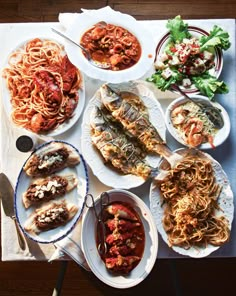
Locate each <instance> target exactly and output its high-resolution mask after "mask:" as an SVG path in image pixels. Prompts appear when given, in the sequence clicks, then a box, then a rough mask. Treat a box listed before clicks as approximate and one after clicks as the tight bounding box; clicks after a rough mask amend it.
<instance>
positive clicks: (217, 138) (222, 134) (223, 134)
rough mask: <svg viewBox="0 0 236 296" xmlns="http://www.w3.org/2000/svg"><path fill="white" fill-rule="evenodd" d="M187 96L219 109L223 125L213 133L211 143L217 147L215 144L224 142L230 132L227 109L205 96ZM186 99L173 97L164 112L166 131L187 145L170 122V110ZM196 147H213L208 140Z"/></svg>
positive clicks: (186, 100)
mask: <svg viewBox="0 0 236 296" xmlns="http://www.w3.org/2000/svg"><path fill="white" fill-rule="evenodd" d="M189 96H190V97H191V98H193V99H194V100H196V101H197V102H200V103H201V102H202V103H203V104H206V105H213V106H214V107H216V108H218V109H220V110H221V114H222V117H223V120H224V126H223V127H222V128H221V129H219V130H218V131H217V132H216V134H215V135H214V137H213V138H214V139H213V144H214V146H215V147H217V146H219V145H221V144H222V143H224V141H225V140H226V139H227V138H228V136H229V133H230V119H229V115H228V113H227V111H226V110H225V109H224V108H223V107H222V106H221V105H220V104H218V103H216V102H210V101H209V99H208V98H207V97H204V96H201V95H189ZM188 101H189V100H188V99H186V98H185V97H180V98H178V99H175V100H174V101H172V102H171V103H170V105H169V106H168V107H167V109H166V113H165V122H166V126H167V129H168V131H169V132H170V134H171V135H172V136H173V137H174V138H175V139H176V140H177V141H178V142H179V143H181V144H182V145H185V146H188V145H187V144H186V143H185V142H184V140H183V138H182V137H181V134H180V133H179V131H178V130H177V129H176V128H175V127H174V126H173V124H172V121H171V112H172V110H173V109H175V108H176V107H177V106H179V105H182V104H184V103H186V102H188ZM198 148H199V149H212V148H213V147H212V146H211V145H210V143H209V142H207V143H203V144H201V145H199V146H198Z"/></svg>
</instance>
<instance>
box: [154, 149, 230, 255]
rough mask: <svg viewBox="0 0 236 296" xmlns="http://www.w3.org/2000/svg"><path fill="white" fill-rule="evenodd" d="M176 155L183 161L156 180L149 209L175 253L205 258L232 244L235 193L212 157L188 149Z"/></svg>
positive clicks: (164, 238)
mask: <svg viewBox="0 0 236 296" xmlns="http://www.w3.org/2000/svg"><path fill="white" fill-rule="evenodd" d="M175 152H176V153H179V154H181V155H182V156H183V160H182V161H181V162H179V163H178V164H177V165H176V166H175V167H174V168H173V169H170V170H169V173H168V174H167V176H166V178H165V179H164V180H159V181H157V180H154V181H153V183H152V185H151V190H150V209H151V212H152V214H153V216H154V219H155V220H156V225H157V228H158V231H159V233H160V235H161V236H162V238H163V240H164V241H165V242H166V243H167V244H168V245H169V246H170V247H171V248H172V249H173V250H174V251H175V252H177V253H179V254H182V255H186V256H190V257H193V258H201V257H206V256H208V255H209V254H211V253H212V252H214V251H216V250H217V249H218V248H219V247H221V246H223V245H224V244H225V243H227V242H228V241H229V238H230V231H231V225H232V221H233V213H234V203H233V199H234V197H233V192H232V189H231V187H230V183H229V180H228V177H227V175H226V174H225V172H224V171H223V169H222V167H221V165H220V164H219V163H218V162H217V161H216V160H215V159H213V158H212V157H211V156H210V155H209V154H207V153H203V152H201V151H200V150H196V149H186V148H184V149H179V150H177V151H175ZM165 162H166V161H163V162H162V163H161V167H162V166H163V165H166V164H165Z"/></svg>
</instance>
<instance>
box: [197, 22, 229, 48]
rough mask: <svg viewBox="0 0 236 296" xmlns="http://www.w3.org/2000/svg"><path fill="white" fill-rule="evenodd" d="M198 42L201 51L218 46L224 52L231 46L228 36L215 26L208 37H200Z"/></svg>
mask: <svg viewBox="0 0 236 296" xmlns="http://www.w3.org/2000/svg"><path fill="white" fill-rule="evenodd" d="M199 41H200V50H201V51H203V50H207V49H209V48H210V47H214V46H218V47H220V48H221V49H224V50H226V49H228V48H229V47H230V45H231V44H230V41H229V34H228V33H227V32H226V31H223V29H222V28H220V27H218V26H216V25H215V26H214V27H213V29H212V31H210V34H209V36H202V37H201V38H200V40H199Z"/></svg>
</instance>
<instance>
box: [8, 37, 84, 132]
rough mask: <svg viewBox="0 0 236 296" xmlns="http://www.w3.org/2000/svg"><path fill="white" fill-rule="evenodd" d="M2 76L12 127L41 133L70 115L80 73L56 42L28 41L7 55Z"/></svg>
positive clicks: (79, 81) (72, 112)
mask: <svg viewBox="0 0 236 296" xmlns="http://www.w3.org/2000/svg"><path fill="white" fill-rule="evenodd" d="M3 77H4V78H5V79H6V82H7V87H8V89H9V91H10V95H11V105H12V109H13V110H12V114H11V117H12V120H13V122H14V123H15V124H16V125H18V126H21V127H24V128H26V129H28V130H30V131H32V132H35V133H44V132H49V131H51V130H53V129H56V128H57V127H58V126H59V125H61V124H62V123H64V122H65V121H66V120H68V119H69V118H71V117H72V116H73V114H74V110H75V108H76V106H77V104H78V100H79V94H78V90H79V88H80V87H81V81H82V80H81V74H80V71H79V70H78V69H77V68H76V67H75V66H74V65H72V64H71V62H70V61H69V59H68V57H67V55H65V53H64V48H63V47H62V46H61V45H59V44H58V43H57V42H54V41H51V40H46V39H45V40H42V39H39V38H35V39H33V40H30V41H29V42H27V43H26V44H25V45H24V46H22V47H20V48H18V49H17V50H15V51H14V52H13V53H12V54H11V55H10V57H9V59H8V67H6V68H5V69H4V71H3Z"/></svg>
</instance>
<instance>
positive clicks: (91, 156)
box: [81, 81, 166, 189]
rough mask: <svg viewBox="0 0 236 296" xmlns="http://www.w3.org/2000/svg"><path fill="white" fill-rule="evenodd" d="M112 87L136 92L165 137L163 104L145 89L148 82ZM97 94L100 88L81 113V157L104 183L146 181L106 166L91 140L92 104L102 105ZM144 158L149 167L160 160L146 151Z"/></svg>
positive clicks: (121, 185) (124, 185) (127, 184)
mask: <svg viewBox="0 0 236 296" xmlns="http://www.w3.org/2000/svg"><path fill="white" fill-rule="evenodd" d="M113 88H114V90H116V91H118V92H119V91H121V92H130V93H133V94H135V95H138V96H139V97H140V98H141V100H142V101H143V103H144V105H145V106H146V108H147V110H148V112H149V118H150V121H151V123H152V124H153V125H154V126H155V128H156V129H157V130H158V132H159V133H160V136H161V137H162V139H164V140H165V133H166V127H165V120H164V114H163V111H162V107H161V105H160V103H159V102H158V101H157V99H156V97H155V95H154V93H153V92H152V91H151V90H150V89H149V88H148V86H147V84H146V83H143V82H142V81H130V82H127V83H121V84H116V85H114V86H113ZM100 97H101V95H100V91H99V90H98V91H97V92H96V93H95V95H94V96H93V98H92V99H91V100H90V101H89V103H88V105H87V107H86V109H85V112H84V117H83V123H82V136H81V145H82V146H81V148H82V153H83V156H84V158H85V160H86V162H87V163H88V165H89V166H90V168H91V169H92V171H93V173H94V175H95V176H97V177H98V179H99V180H100V181H101V182H102V183H104V184H105V185H107V186H110V187H113V188H123V189H130V188H134V187H137V186H140V185H142V184H143V183H144V182H145V179H144V178H142V177H139V176H135V175H132V174H127V175H124V174H121V173H119V172H118V171H117V170H115V169H113V168H112V167H111V166H108V165H105V164H104V159H103V158H102V156H101V154H100V153H99V151H98V150H97V149H96V147H95V146H94V145H93V143H92V139H91V128H90V114H91V112H92V110H93V108H94V106H98V107H100V106H101V105H102V103H101V98H100ZM146 160H147V162H148V163H149V164H150V165H151V166H152V167H154V168H155V167H157V165H158V163H159V161H160V156H159V155H153V154H148V155H147V156H146Z"/></svg>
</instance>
